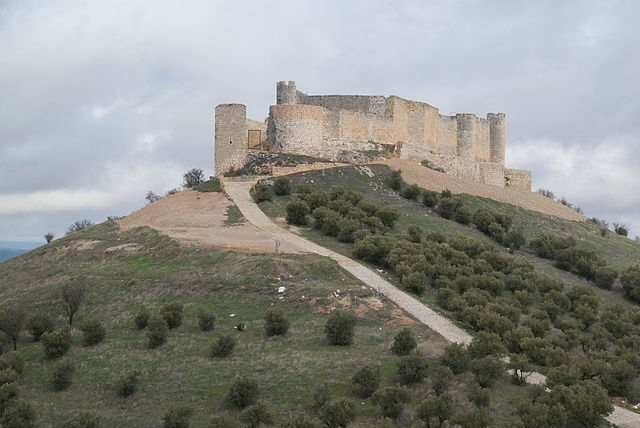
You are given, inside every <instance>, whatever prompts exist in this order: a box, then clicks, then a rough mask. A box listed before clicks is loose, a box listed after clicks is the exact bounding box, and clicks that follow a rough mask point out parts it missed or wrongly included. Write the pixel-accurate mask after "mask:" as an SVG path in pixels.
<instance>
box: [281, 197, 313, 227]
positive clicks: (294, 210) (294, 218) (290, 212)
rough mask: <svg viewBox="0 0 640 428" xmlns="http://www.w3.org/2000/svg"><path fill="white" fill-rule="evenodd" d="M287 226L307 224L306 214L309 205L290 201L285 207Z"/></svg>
mask: <svg viewBox="0 0 640 428" xmlns="http://www.w3.org/2000/svg"><path fill="white" fill-rule="evenodd" d="M286 210H287V216H286V220H287V223H288V224H294V225H297V226H304V225H306V224H307V214H309V205H307V204H306V202H304V201H299V200H295V201H291V202H289V203H288V204H287V207H286Z"/></svg>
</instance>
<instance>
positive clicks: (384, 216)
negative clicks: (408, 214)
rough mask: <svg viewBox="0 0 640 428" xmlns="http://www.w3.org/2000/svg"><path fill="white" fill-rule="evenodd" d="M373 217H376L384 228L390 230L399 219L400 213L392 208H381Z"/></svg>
mask: <svg viewBox="0 0 640 428" xmlns="http://www.w3.org/2000/svg"><path fill="white" fill-rule="evenodd" d="M375 216H376V217H378V218H379V219H380V221H381V222H382V224H384V225H385V226H386V227H388V228H392V227H393V225H394V224H395V223H396V221H398V219H399V218H400V212H398V210H396V209H394V208H390V207H382V208H379V209H378V210H377V211H376V214H375Z"/></svg>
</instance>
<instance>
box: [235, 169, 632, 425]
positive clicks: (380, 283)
mask: <svg viewBox="0 0 640 428" xmlns="http://www.w3.org/2000/svg"><path fill="white" fill-rule="evenodd" d="M254 184H255V181H233V180H228V179H224V180H223V185H224V191H225V192H226V194H227V195H228V196H229V197H230V198H231V199H232V200H233V202H234V203H235V204H236V206H237V207H238V208H239V209H240V211H241V212H242V215H244V217H245V218H246V219H247V220H248V221H249V222H250V223H251V224H253V225H254V226H256V227H257V228H259V229H261V230H263V231H265V232H267V233H270V234H271V235H273V237H274V238H275V239H276V240H282V241H286V242H288V243H290V244H292V245H294V246H295V247H297V248H298V249H300V250H301V251H304V252H309V253H315V254H319V255H321V256H326V257H329V258H331V259H333V260H335V261H336V262H337V263H338V264H339V265H340V266H341V267H342V268H344V269H345V270H347V271H348V272H349V273H351V274H352V275H353V276H355V277H356V278H358V279H359V280H360V281H362V282H363V283H365V284H367V285H368V286H370V287H372V288H374V289H375V290H377V291H378V292H379V293H381V294H384V295H385V296H386V297H387V298H388V299H389V300H391V301H392V302H394V303H395V304H396V305H398V306H399V307H400V308H402V309H403V310H404V311H406V312H407V313H409V314H410V315H411V316H413V317H414V318H416V319H417V320H418V321H420V322H421V323H423V324H425V325H426V326H427V327H429V328H430V329H432V330H434V331H436V332H438V333H439V334H440V335H441V336H442V337H444V338H445V339H446V340H448V341H449V342H455V343H462V344H465V345H467V344H469V343H471V339H472V336H471V335H470V334H469V333H467V332H466V331H464V330H463V329H461V328H460V327H458V326H456V325H455V324H454V323H452V322H451V321H450V320H449V319H448V318H446V317H444V316H442V315H440V314H438V313H436V312H435V311H433V310H431V309H430V308H428V307H427V306H425V305H424V304H422V303H421V302H420V301H418V300H416V299H415V298H413V297H411V296H410V295H408V294H407V293H405V292H403V291H402V290H400V289H398V288H397V287H395V286H394V285H393V284H391V283H389V282H388V281H386V280H384V279H383V278H381V277H380V276H379V275H378V274H377V273H375V272H374V271H372V270H371V269H369V268H367V267H366V266H364V265H362V264H360V263H358V262H356V261H355V260H352V259H350V258H349V257H345V256H343V255H342V254H339V253H336V252H335V251H332V250H329V249H328V248H325V247H322V246H320V245H318V244H316V243H314V242H311V241H309V240H307V239H305V238H303V237H301V236H298V235H295V234H293V233H291V232H289V231H287V230H285V229H283V228H281V227H280V226H278V225H276V224H275V223H273V221H271V219H270V218H269V217H267V216H266V215H265V213H263V212H262V210H261V209H260V208H259V207H258V206H257V205H256V204H255V202H254V201H253V199H251V196H250V195H249V191H250V190H251V187H252V186H253V185H254ZM527 382H529V383H532V384H543V383H544V382H545V377H544V375H542V374H540V373H531V374H530V375H529V377H528V378H527ZM605 419H606V420H607V421H609V422H610V423H612V424H615V425H617V426H618V427H620V428H640V414H638V413H634V412H631V411H629V410H626V409H623V408H621V407H618V406H614V410H613V412H612V413H611V414H610V415H608V416H607V417H606V418H605Z"/></svg>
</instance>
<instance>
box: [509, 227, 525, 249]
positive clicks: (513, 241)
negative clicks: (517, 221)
mask: <svg viewBox="0 0 640 428" xmlns="http://www.w3.org/2000/svg"><path fill="white" fill-rule="evenodd" d="M526 242H527V241H526V239H525V237H524V233H523V232H522V230H521V229H511V230H509V232H507V235H506V236H505V239H504V245H505V246H507V247H509V248H511V249H512V250H519V249H520V248H521V247H522V246H523V245H524V244H526Z"/></svg>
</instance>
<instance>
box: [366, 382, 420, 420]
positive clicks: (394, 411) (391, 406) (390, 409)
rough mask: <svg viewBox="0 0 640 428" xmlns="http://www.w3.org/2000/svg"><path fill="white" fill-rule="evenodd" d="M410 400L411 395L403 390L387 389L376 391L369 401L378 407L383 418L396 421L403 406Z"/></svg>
mask: <svg viewBox="0 0 640 428" xmlns="http://www.w3.org/2000/svg"><path fill="white" fill-rule="evenodd" d="M410 398H411V394H409V391H407V390H406V389H404V388H395V387H387V388H382V389H379V390H377V391H376V392H375V393H374V394H373V396H372V397H371V401H373V403H374V404H375V405H377V406H379V407H380V409H381V410H382V415H383V416H385V417H387V418H392V419H397V418H399V417H400V415H401V414H402V410H403V408H404V406H403V404H404V403H407V402H408V401H409V399H410Z"/></svg>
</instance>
